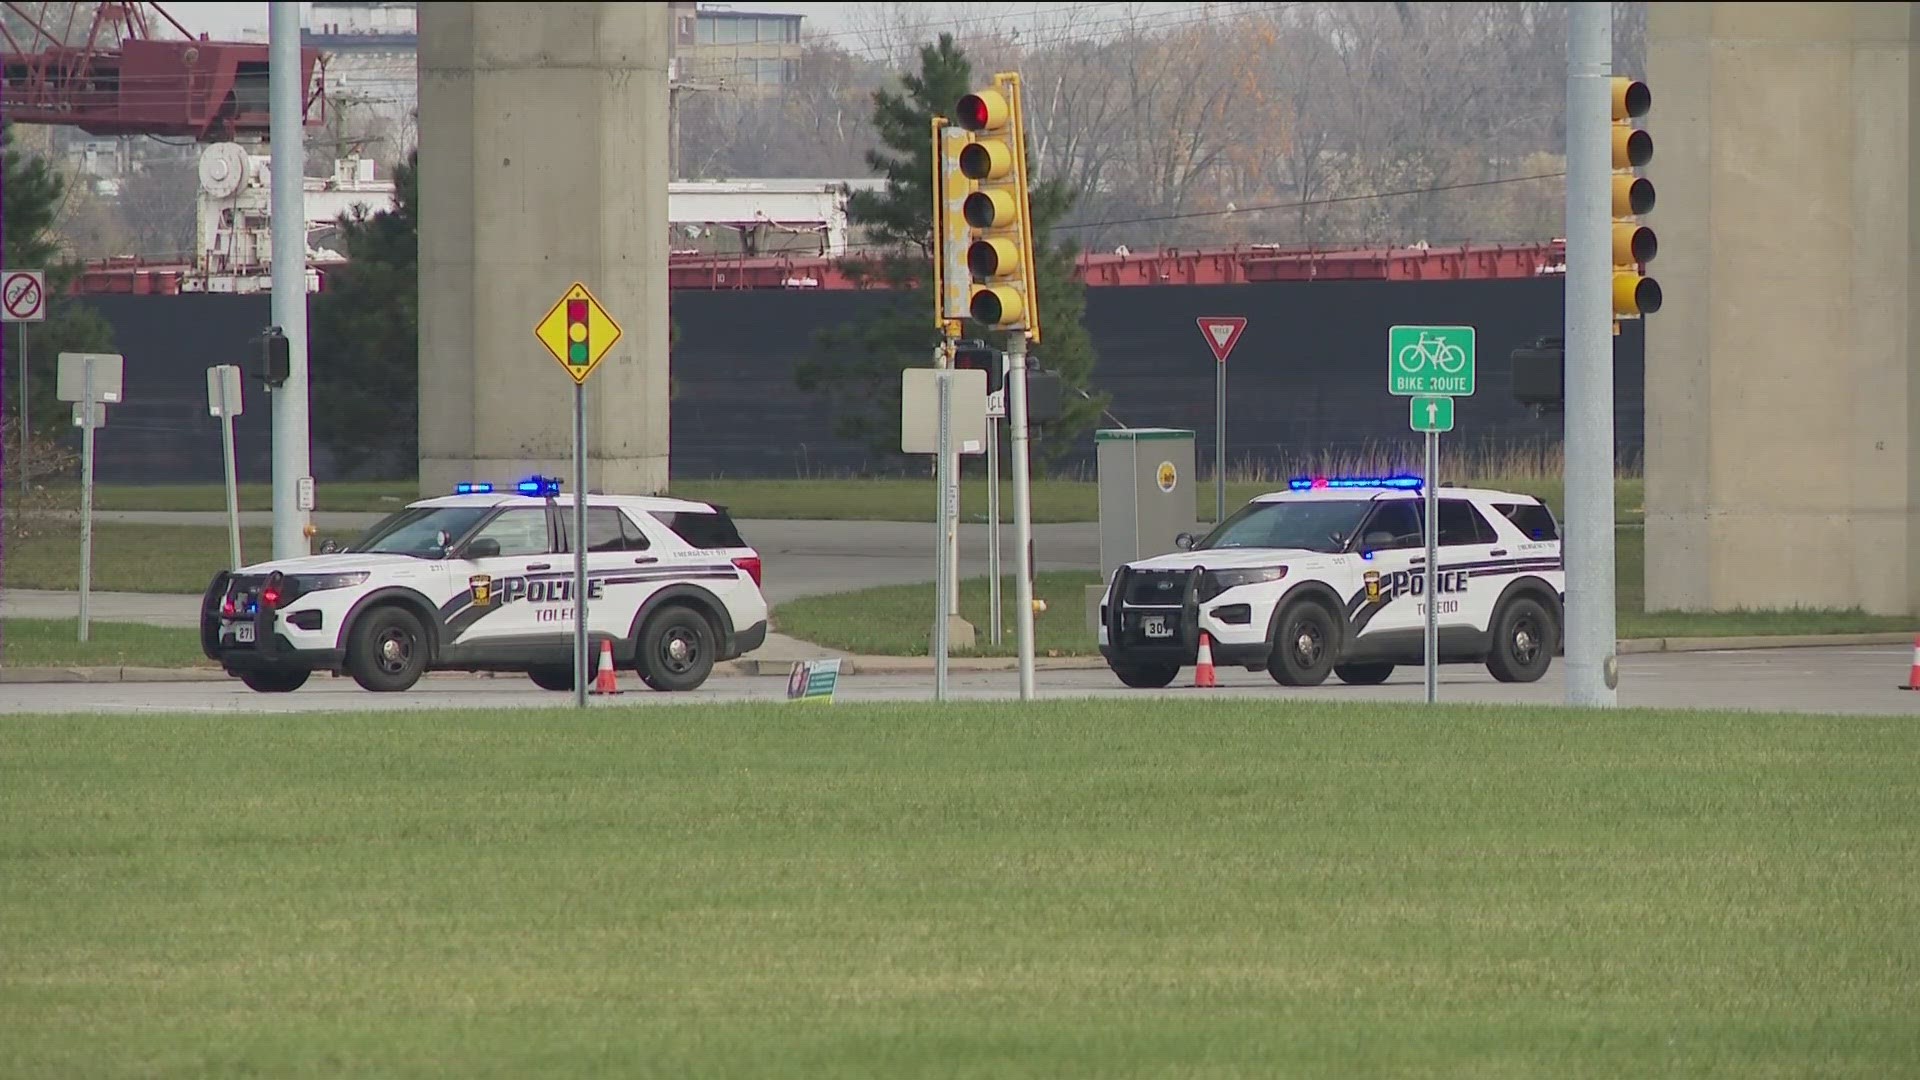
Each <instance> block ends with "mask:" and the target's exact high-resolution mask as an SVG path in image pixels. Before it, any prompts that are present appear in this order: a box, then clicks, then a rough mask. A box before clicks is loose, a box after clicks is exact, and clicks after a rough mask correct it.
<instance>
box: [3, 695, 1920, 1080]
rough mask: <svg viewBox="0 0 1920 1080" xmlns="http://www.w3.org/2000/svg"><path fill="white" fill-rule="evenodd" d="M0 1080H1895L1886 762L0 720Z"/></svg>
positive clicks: (1620, 714)
mask: <svg viewBox="0 0 1920 1080" xmlns="http://www.w3.org/2000/svg"><path fill="white" fill-rule="evenodd" d="M4 723H5V725H6V732H7V734H6V736H5V738H4V739H0V768H4V770H5V776H6V782H5V783H3V784H0V817H3V818H4V820H6V822H7V823H8V827H7V828H6V829H5V830H0V864H3V865H4V867H5V869H4V872H0V919H4V923H5V926H6V929H7V933H6V940H7V946H6V953H5V955H6V962H5V963H4V964H0V1031H3V1032H4V1033H5V1037H4V1038H0V1074H4V1075H7V1076H16V1077H33V1076H87V1077H118V1076H142V1077H149V1076H193V1077H202V1076H242V1075H246V1076H255V1075H273V1076H328V1077H331V1076H339V1075H343V1074H348V1073H379V1074H383V1075H426V1074H433V1075H453V1076H532V1075H539V1076H569V1077H575V1076H602V1075H605V1076H612V1075H621V1076H634V1075H642V1076H712V1077H727V1076H747V1075H753V1076H762V1075H773V1074H778V1075H792V1076H834V1077H887V1078H899V1077H919V1076H927V1077H933V1076H938V1077H974V1076H978V1077H995V1078H1001V1077H1013V1076H1046V1077H1082V1076H1084V1077H1103V1078H1112V1077H1133V1076H1139V1077H1146V1076H1155V1077H1159V1076H1205V1077H1267V1076H1276V1075H1301V1076H1380V1075H1394V1076H1460V1077H1475V1078H1490V1077H1526V1078H1533V1077H1544V1076H1552V1077H1556V1078H1582V1077H1605V1078H1609V1080H1611V1078H1614V1077H1620V1076H1682V1075H1684V1076H1690V1077H1737V1078H1741V1080H1747V1078H1750V1077H1755V1076H1787V1075H1792V1076H1808V1075H1818V1076H1823V1077H1839V1076H1860V1077H1873V1078H1876V1080H1877V1078H1883V1077H1889V1076H1900V1075H1909V1076H1910V1075H1913V1074H1914V1072H1915V1063H1916V1061H1920V1024H1916V1023H1915V1015H1916V1014H1915V1009H1916V1001H1915V996H1914V986H1915V983H1916V979H1920V850H1916V842H1915V837H1916V836H1917V835H1920V811H1916V809H1915V807H1916V806H1920V782H1916V780H1915V777H1916V776H1920V728H1916V727H1915V726H1914V725H1913V724H1911V723H1907V722H1903V721H1900V720H1895V719H1893V718H1864V717H1863V718H1855V719H1846V718H1838V717H1817V716H1747V717H1738V716H1731V715H1703V714H1677V713H1656V712H1637V711H1633V710H1619V711H1609V712H1607V713H1605V714H1604V715H1598V714H1586V715H1577V714H1572V713H1566V712H1561V711H1557V710H1547V709H1540V710H1527V711H1521V710H1495V709H1487V708H1462V707H1442V708H1436V709H1396V708H1351V707H1349V708H1341V707H1336V706H1328V705H1304V704H1297V703H1285V704H1282V703H1273V704H1257V703H1251V702H1249V703H1243V704H1241V705H1238V706H1236V707H1235V708H1234V709H1232V710H1221V709H1220V708H1218V706H1217V705H1207V704H1200V703H1181V702H1164V701H1159V702H1153V703H1144V704H1140V705H1134V704H1131V703H1117V702H1101V703H1098V704H1091V703H1088V704H1080V703H1045V704H1039V705H1032V706H1027V707H1015V706H1013V705H992V704H979V705H967V706H952V707H948V708H945V709H935V708H933V707H930V706H918V707H911V706H888V707H880V706H875V707H857V706H849V705H847V704H839V705H832V706H825V707H812V706H785V707H783V706H772V707H765V706H757V707H746V706H741V707H726V706H723V707H715V708H674V707H664V708H648V709H637V710H632V711H626V710H600V709H596V710H594V711H592V712H591V713H589V714H586V715H581V714H578V713H574V712H571V711H569V710H564V709H556V710H551V711H545V712H528V713H460V714H447V713H432V712H408V713H380V714H362V715H337V714H312V715H307V716H302V717H300V718H299V719H298V722H288V721H287V719H285V718H278V717H276V718H259V719H253V718H247V717H243V716H238V715H223V716H188V717H180V716H167V715H150V716H143V717H140V718H139V722H138V723H130V722H128V721H127V719H126V718H124V717H113V718H106V717H101V718H89V717H85V716H60V717H43V718H36V717H29V716H14V717H8V718H7V719H6V720H5V721H4Z"/></svg>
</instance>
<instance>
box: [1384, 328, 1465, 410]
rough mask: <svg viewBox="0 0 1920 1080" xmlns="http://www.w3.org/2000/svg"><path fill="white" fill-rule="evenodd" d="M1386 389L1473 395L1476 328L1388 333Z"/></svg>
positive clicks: (1402, 329)
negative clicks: (1474, 336) (1474, 337)
mask: <svg viewBox="0 0 1920 1080" xmlns="http://www.w3.org/2000/svg"><path fill="white" fill-rule="evenodd" d="M1387 389H1388V390H1389V391H1391V392H1392V393H1395V394H1403V395H1432V394H1444V395H1446V396H1448V397H1472V396H1473V327H1471V326H1394V327H1389V328H1388V330H1387Z"/></svg>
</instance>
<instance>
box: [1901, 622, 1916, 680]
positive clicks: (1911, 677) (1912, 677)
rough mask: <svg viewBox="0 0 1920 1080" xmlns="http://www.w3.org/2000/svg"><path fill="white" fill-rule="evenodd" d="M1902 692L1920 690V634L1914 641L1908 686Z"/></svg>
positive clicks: (1908, 669) (1908, 672) (1908, 671)
mask: <svg viewBox="0 0 1920 1080" xmlns="http://www.w3.org/2000/svg"><path fill="white" fill-rule="evenodd" d="M1900 689H1902V690H1920V634H1916V635H1914V639H1913V664H1912V665H1911V666H1910V667H1908V668H1907V684H1906V685H1905V686H1902V687H1901V688H1900Z"/></svg>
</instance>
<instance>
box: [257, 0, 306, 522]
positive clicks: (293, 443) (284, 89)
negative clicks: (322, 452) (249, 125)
mask: <svg viewBox="0 0 1920 1080" xmlns="http://www.w3.org/2000/svg"><path fill="white" fill-rule="evenodd" d="M267 7H268V10H267V50H268V51H267V94H268V104H269V107H270V110H271V111H270V114H269V117H270V119H269V135H270V137H271V139H272V155H273V156H272V166H271V168H272V178H273V195H272V201H273V206H272V211H273V213H272V222H273V321H274V324H275V325H276V326H278V327H280V331H281V332H282V333H284V334H285V335H286V336H287V351H288V354H289V359H288V363H287V381H286V383H285V384H284V385H282V386H279V387H277V388H275V390H274V393H273V557H274V558H276V559H291V558H296V557H299V556H302V555H308V554H311V553H312V545H311V544H310V543H309V542H308V539H307V535H306V529H305V526H306V524H307V521H306V514H305V512H304V511H302V510H301V509H300V503H299V498H300V496H299V489H300V480H301V478H302V477H305V476H306V475H307V467H308V466H307V454H308V445H307V443H308V436H307V211H306V191H305V182H304V174H305V172H306V147H305V145H304V144H303V143H302V142H301V140H302V139H303V138H304V137H305V136H304V132H303V130H302V121H303V116H302V109H301V102H302V100H303V98H304V97H305V95H304V94H303V93H302V91H303V90H304V89H305V88H304V87H303V86H302V79H301V78H300V5H299V4H298V3H289V2H286V0H274V2H273V3H270V4H268V5H267Z"/></svg>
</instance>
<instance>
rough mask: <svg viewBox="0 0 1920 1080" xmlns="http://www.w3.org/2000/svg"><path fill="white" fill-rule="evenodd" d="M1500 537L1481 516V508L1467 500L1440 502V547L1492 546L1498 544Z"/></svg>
mask: <svg viewBox="0 0 1920 1080" xmlns="http://www.w3.org/2000/svg"><path fill="white" fill-rule="evenodd" d="M1499 539H1500V537H1499V535H1498V534H1497V533H1495V532H1494V531H1493V526H1492V525H1490V524H1488V523H1487V519H1486V518H1484V517H1482V516H1480V509H1479V507H1476V506H1474V505H1473V504H1472V503H1470V502H1468V501H1467V500H1465V499H1441V500H1440V546H1441V547H1470V546H1472V545H1474V544H1492V543H1496V542H1498V541H1499Z"/></svg>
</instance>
